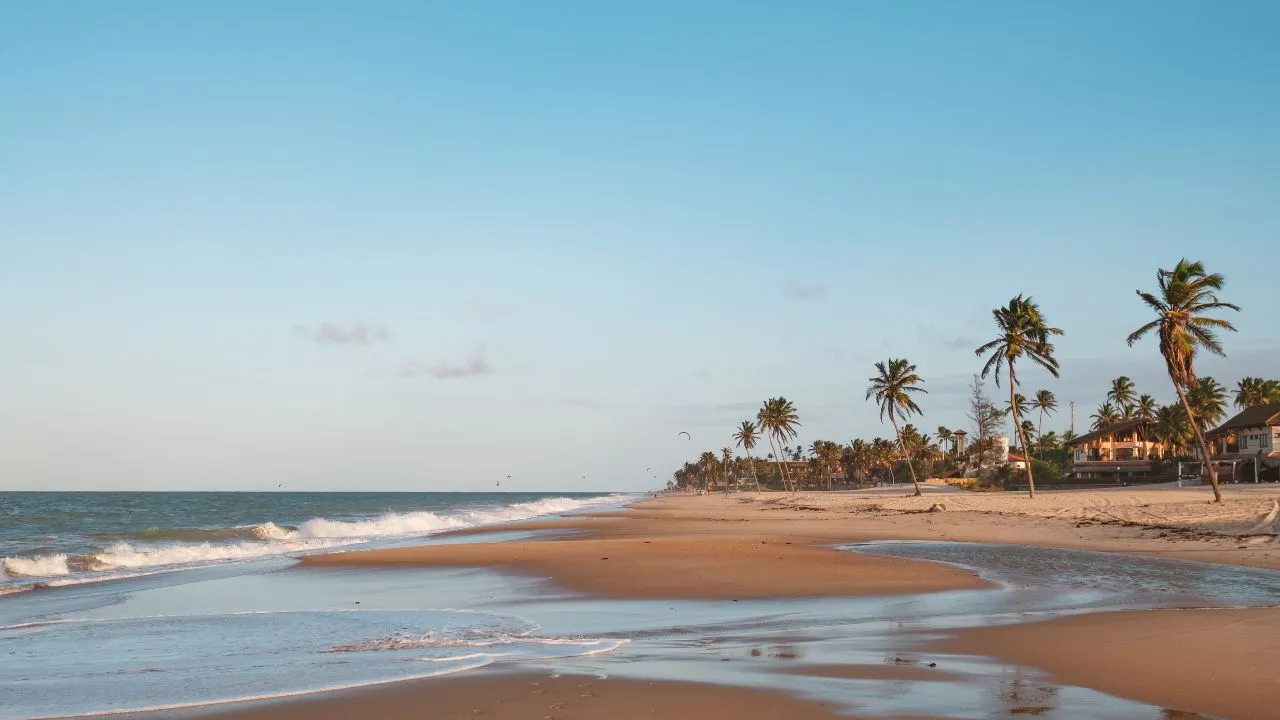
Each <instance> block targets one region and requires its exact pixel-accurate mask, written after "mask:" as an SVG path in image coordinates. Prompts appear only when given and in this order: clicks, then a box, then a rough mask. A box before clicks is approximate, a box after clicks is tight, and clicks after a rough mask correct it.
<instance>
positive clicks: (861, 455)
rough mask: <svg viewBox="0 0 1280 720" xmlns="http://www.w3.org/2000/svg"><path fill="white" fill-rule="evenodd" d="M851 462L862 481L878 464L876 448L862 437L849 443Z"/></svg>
mask: <svg viewBox="0 0 1280 720" xmlns="http://www.w3.org/2000/svg"><path fill="white" fill-rule="evenodd" d="M849 464H850V465H851V466H852V468H853V471H854V472H856V473H857V474H858V480H859V481H862V480H863V479H865V478H866V476H867V473H868V472H870V471H871V468H872V467H873V466H874V465H875V464H876V454H875V448H874V447H873V446H872V445H871V444H870V443H868V442H867V441H866V440H863V439H862V438H858V439H857V440H854V441H853V442H851V443H849Z"/></svg>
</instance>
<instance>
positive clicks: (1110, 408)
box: [1089, 402, 1121, 430]
mask: <svg viewBox="0 0 1280 720" xmlns="http://www.w3.org/2000/svg"><path fill="white" fill-rule="evenodd" d="M1089 417H1090V418H1092V419H1093V426H1092V427H1091V428H1090V429H1091V430H1101V429H1102V428H1104V427H1106V426H1108V425H1115V424H1116V423H1118V422H1120V419H1121V418H1120V413H1119V412H1118V411H1117V410H1116V406H1115V405H1112V404H1111V403H1109V402H1104V403H1102V404H1101V405H1099V406H1098V411H1097V412H1095V413H1094V414H1092V415H1090V416H1089Z"/></svg>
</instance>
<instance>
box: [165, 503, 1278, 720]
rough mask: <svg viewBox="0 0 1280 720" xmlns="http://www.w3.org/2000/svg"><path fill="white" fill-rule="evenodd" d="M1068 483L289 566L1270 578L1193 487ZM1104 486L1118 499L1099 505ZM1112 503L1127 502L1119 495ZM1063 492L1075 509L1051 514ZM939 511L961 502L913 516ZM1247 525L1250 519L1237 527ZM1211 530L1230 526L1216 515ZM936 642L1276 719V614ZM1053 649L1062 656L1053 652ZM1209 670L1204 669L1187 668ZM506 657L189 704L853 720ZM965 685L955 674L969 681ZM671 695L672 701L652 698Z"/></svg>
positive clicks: (766, 575)
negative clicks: (981, 561)
mask: <svg viewBox="0 0 1280 720" xmlns="http://www.w3.org/2000/svg"><path fill="white" fill-rule="evenodd" d="M1267 490H1270V489H1269V488H1268V489H1267ZM1069 492H1073V493H1075V494H1074V495H1067V494H1066V493H1063V495H1062V496H1060V497H1057V498H1054V497H1053V496H1052V495H1050V494H1049V493H1045V494H1042V496H1045V495H1048V496H1049V497H1050V499H1049V500H1047V501H1045V502H1043V503H1041V502H1040V499H1041V498H1040V497H1038V498H1037V500H1036V501H1030V502H1028V501H1027V500H1026V499H1025V496H1014V495H1013V494H1002V495H998V496H997V495H995V494H984V497H979V498H976V499H975V498H965V497H960V498H957V497H955V495H954V494H951V493H947V494H943V493H937V494H933V493H930V494H927V495H925V496H924V497H923V498H911V497H904V496H903V494H902V493H901V492H892V493H885V492H880V493H876V492H872V493H849V494H845V493H832V494H826V493H821V494H818V493H813V494H800V495H795V496H792V495H783V494H781V493H768V494H764V495H760V496H755V495H754V494H750V493H742V494H736V495H728V496H668V497H660V498H656V499H653V498H646V499H641V500H637V501H636V502H633V503H631V504H629V505H628V506H627V507H626V508H625V509H621V510H619V511H614V512H609V513H600V512H598V511H594V512H589V513H582V514H579V515H573V516H569V517H565V518H563V519H557V520H554V521H541V522H539V521H525V522H515V523H509V524H505V525H500V526H490V527H484V528H468V529H461V530H458V531H454V532H448V533H443V535H453V536H459V537H466V536H476V541H474V542H472V541H466V542H454V543H447V544H441V545H427V546H415V547H405V548H393V549H383V550H355V551H346V552H339V553H332V554H325V555H314V556H308V557H306V558H303V559H302V562H301V565H300V567H301V568H307V567H317V568H319V567H324V568H328V569H341V568H351V569H357V568H360V569H371V570H372V569H376V568H380V567H381V568H387V567H395V568H412V567H423V568H441V567H447V568H483V569H490V570H497V571H498V572H500V573H514V574H516V575H520V576H525V577H534V578H540V579H543V580H544V581H545V582H547V583H548V584H549V585H551V586H552V587H555V588H558V589H561V590H569V591H571V592H575V593H579V594H581V595H584V596H586V597H594V598H601V599H604V600H613V599H658V598H662V599H668V598H670V599H683V600H688V599H694V600H722V601H731V600H736V599H739V598H742V599H749V598H754V599H762V598H774V599H778V600H779V601H782V602H786V601H787V600H788V599H791V598H804V597H869V596H876V595H880V596H891V595H903V594H910V595H915V594H919V593H931V592H942V591H947V590H962V589H980V588H991V587H995V586H996V585H995V584H994V583H991V582H990V581H988V580H986V579H982V578H979V577H978V576H977V574H976V573H975V572H972V571H968V570H963V569H960V568H958V567H955V566H951V565H946V564H943V563H939V562H930V561H925V560H916V559H901V558H891V557H886V556H876V555H871V554H868V553H856V552H848V551H843V550H838V549H835V548H834V547H832V546H833V545H837V544H842V543H845V544H852V543H857V542H872V541H877V540H925V541H928V540H944V541H959V542H978V543H993V544H1017V545H1036V546H1042V547H1057V548H1066V549H1085V550H1092V551H1102V552H1113V553H1123V554H1135V555H1146V556H1153V557H1163V558H1178V559H1190V560H1199V561H1207V562H1211V563H1215V564H1226V565H1239V566H1246V567H1259V568H1269V569H1280V551H1278V550H1280V548H1278V547H1277V543H1276V542H1274V538H1272V539H1271V540H1265V541H1263V542H1256V543H1253V544H1245V545H1243V546H1242V543H1241V541H1240V539H1239V537H1238V536H1233V535H1228V534H1220V535H1215V534H1214V533H1212V532H1210V531H1208V530H1206V529H1205V527H1204V524H1203V523H1200V524H1199V525H1197V522H1198V521H1197V519H1196V517H1197V515H1198V512H1200V510H1199V506H1201V505H1206V504H1207V503H1205V502H1203V501H1204V500H1206V499H1205V498H1203V497H1198V496H1195V495H1191V496H1189V497H1188V495H1187V493H1188V492H1189V491H1183V492H1181V493H1174V494H1172V495H1162V494H1160V493H1168V491H1167V490H1159V489H1152V490H1144V489H1140V488H1139V489H1132V488H1126V489H1123V490H1116V491H1111V490H1107V491H1086V492H1079V491H1069ZM1099 492H1101V493H1107V494H1110V493H1115V495H1113V496H1111V497H1103V498H1101V499H1099V498H1098V497H1097V495H1098V493H1099ZM1229 495H1235V494H1234V493H1229ZM1245 495H1246V497H1245V498H1239V497H1233V498H1232V499H1233V500H1237V501H1238V500H1243V505H1241V506H1240V507H1235V508H1234V509H1231V508H1227V509H1223V508H1218V509H1214V508H1210V509H1209V510H1207V511H1203V514H1204V515H1205V516H1208V517H1209V520H1210V522H1219V523H1221V522H1222V517H1223V516H1224V515H1229V514H1231V513H1236V514H1238V515H1239V516H1240V517H1239V523H1238V524H1239V525H1243V524H1244V523H1245V522H1247V521H1248V517H1247V515H1248V513H1247V512H1243V511H1242V509H1243V508H1244V506H1245V505H1247V506H1248V509H1249V511H1250V512H1252V511H1253V510H1254V509H1256V508H1258V507H1262V508H1263V509H1265V507H1264V506H1265V503H1266V502H1275V496H1280V488H1278V489H1274V490H1271V492H1270V493H1267V492H1265V491H1264V492H1254V493H1247V494H1245ZM1255 496H1261V497H1255ZM1121 498H1123V499H1124V502H1123V503H1120V502H1117V500H1119V499H1121ZM975 500H976V502H975ZM1071 500H1076V501H1078V503H1079V505H1078V506H1077V507H1074V508H1071V507H1067V508H1063V507H1062V506H1063V505H1064V504H1065V503H1066V501H1071ZM957 501H959V502H957ZM935 502H940V503H944V504H947V505H948V506H949V507H956V508H958V509H957V510H951V509H948V510H946V511H942V512H926V511H925V509H927V508H928V506H929V505H932V504H933V503H935ZM1032 502H1034V503H1039V504H1037V505H1032V504H1031V503H1032ZM1260 503H1261V505H1260ZM1001 504H1004V505H1006V506H1007V507H1005V508H1003V509H1002V508H1000V507H999V506H1000V505H1001ZM1237 504H1239V503H1237ZM1118 505H1119V506H1120V508H1119V509H1117V506H1118ZM1165 506H1181V507H1182V509H1181V510H1179V511H1178V512H1181V513H1182V514H1183V515H1185V516H1188V517H1189V518H1190V519H1191V522H1190V523H1189V524H1188V525H1187V527H1188V528H1189V530H1188V531H1186V532H1170V530H1169V528H1170V527H1176V525H1172V524H1170V522H1169V516H1170V513H1169V512H1165V510H1166V509H1167V508H1165ZM1091 508H1092V509H1091ZM1098 508H1101V510H1098ZM1224 510H1226V512H1224ZM1028 511H1030V512H1028ZM1237 511H1241V512H1237ZM1099 512H1101V513H1104V514H1106V515H1110V516H1113V517H1114V520H1113V521H1110V522H1102V521H1101V519H1100V518H1098V517H1097V515H1098V513H1099ZM1130 513H1139V514H1145V515H1148V516H1150V517H1151V518H1153V520H1152V522H1151V523H1149V524H1142V523H1137V522H1132V521H1130V520H1129V519H1128V518H1129V517H1131V515H1130ZM1174 514H1176V513H1174ZM1263 517H1264V518H1265V512H1264V513H1263ZM1256 525H1258V522H1257V521H1256V519H1255V521H1254V522H1253V523H1252V525H1250V527H1253V526H1256ZM1225 527H1227V529H1228V530H1229V529H1230V526H1229V525H1227V526H1225ZM510 531H540V533H539V535H538V536H536V537H535V539H531V540H519V541H507V542H484V538H483V535H485V534H486V533H498V532H510ZM1257 537H1263V538H1265V537H1266V536H1265V535H1258V536H1257ZM1278 601H1280V598H1278ZM1241 617H1247V622H1243V623H1242V622H1237V620H1238V618H1241ZM945 635H946V637H945V638H943V639H937V638H935V639H934V640H932V641H930V642H928V643H926V644H925V645H923V646H922V647H923V649H925V650H927V651H928V652H936V653H951V654H956V655H964V656H969V657H986V658H993V659H996V660H997V661H999V662H1002V663H1008V664H1012V665H1015V666H1020V667H1027V668H1036V669H1039V670H1041V671H1043V672H1045V673H1048V675H1049V676H1050V677H1051V678H1053V679H1054V680H1055V681H1057V682H1059V683H1062V684H1065V685H1069V686H1079V687H1085V688H1091V689H1094V690H1097V691H1099V692H1102V693H1106V694H1108V695H1114V696H1117V697H1122V698H1129V699H1133V700H1136V701H1139V702H1142V703H1147V704H1151V705H1155V706H1157V707H1166V708H1176V709H1177V710H1179V711H1195V712H1200V713H1206V714H1210V715H1214V716H1220V717H1226V718H1243V719H1245V720H1252V719H1254V718H1258V719H1259V720H1261V719H1262V718H1269V717H1273V716H1274V712H1272V710H1273V709H1275V708H1280V676H1277V677H1275V678H1273V677H1272V675H1273V674H1274V673H1273V672H1272V669H1273V668H1274V666H1275V662H1276V661H1280V650H1273V648H1280V608H1249V609H1246V610H1236V609H1207V610H1206V609H1200V610H1196V609H1161V610H1143V611H1108V612H1093V613H1088V614H1080V615H1068V616H1065V617H1056V618H1053V617H1051V619H1048V620H1044V621H1040V622H1031V623H1026V622H1022V623H1015V624H1010V625H998V626H994V627H976V628H969V629H962V630H957V631H947V632H946V633H945ZM1064 647H1066V648H1068V649H1069V650H1070V652H1064V651H1063V648H1064ZM1205 662H1208V663H1209V664H1211V667H1208V668H1205V667H1201V666H1200V665H1199V663H1205ZM1135 667H1141V671H1134V668H1135ZM515 668H516V669H515V670H510V669H505V670H500V669H498V668H487V669H481V670H475V671H469V672H467V673H463V674H461V675H454V676H448V677H442V678H433V679H430V680H418V681H414V680H409V681H402V682H394V683H389V684H386V685H377V686H367V687H363V688H357V689H353V690H344V691H338V692H322V693H319V694H313V695H306V696H298V697H286V698H281V699H279V700H274V701H265V702H255V703H248V704H237V705H232V706H226V705H224V706H219V707H208V708H205V709H201V710H199V711H195V710H193V711H188V712H187V713H184V714H186V715H190V714H192V713H196V714H199V715H201V716H206V715H213V716H218V717H224V718H229V719H232V720H294V719H295V718H307V720H327V718H330V717H332V718H334V720H337V719H338V718H345V717H351V716H353V715H352V713H356V714H363V713H371V714H375V715H377V716H378V717H385V718H399V717H413V716H415V715H414V713H413V710H412V709H413V708H417V707H421V705H422V704H423V703H424V702H430V703H432V704H433V706H436V704H437V703H442V702H449V703H454V704H453V705H449V707H451V708H456V709H457V715H456V716H457V717H472V716H473V715H474V714H483V715H484V716H486V717H494V718H508V717H509V718H515V717H521V718H523V717H554V718H557V719H563V720H569V719H571V718H586V717H611V718H619V719H620V720H627V719H629V718H631V717H637V718H638V717H651V716H652V715H650V714H647V713H648V712H649V710H648V708H649V707H663V708H667V707H670V708H672V710H670V711H665V712H664V713H663V714H665V716H668V717H671V716H675V717H680V716H688V717H703V716H716V714H717V713H720V712H722V710H721V709H722V708H726V707H729V708H741V711H740V712H739V711H737V710H735V711H734V714H735V715H736V716H738V717H742V718H744V719H752V720H754V718H774V717H778V718H781V717H795V718H829V717H849V716H847V715H839V714H838V713H837V712H836V711H834V710H833V709H832V708H830V707H828V706H826V705H823V704H822V703H816V704H815V703H812V702H810V701H807V700H803V699H800V698H798V697H797V696H794V695H788V694H787V693H786V692H781V691H775V690H760V689H758V688H749V687H745V686H737V685H735V686H726V685H718V684H712V683H698V682H694V683H688V682H674V681H667V680H662V681H655V682H648V681H643V680H632V679H627V678H626V676H625V674H623V676H622V677H619V678H613V679H610V680H607V681H600V680H593V681H591V682H594V683H597V684H598V685H597V688H596V689H594V690H591V691H589V692H591V693H592V695H591V696H590V697H587V696H584V695H582V693H579V695H580V696H582V697H580V698H579V699H580V700H583V701H584V702H585V701H586V700H590V701H591V702H590V703H586V704H575V702H577V701H575V699H574V695H573V693H572V687H574V686H572V684H569V685H565V686H564V687H563V688H560V689H559V690H557V692H560V693H561V694H560V695H556V697H557V698H561V699H558V700H555V701H553V702H549V703H546V704H543V705H538V703H540V702H542V701H543V700H545V699H546V698H544V697H542V696H543V693H534V692H532V691H530V690H528V689H529V688H538V687H541V686H535V685H532V684H531V683H535V682H539V680H536V679H531V678H533V675H531V674H530V673H529V672H528V671H525V670H522V669H520V666H518V665H517V666H515ZM778 672H782V673H784V674H794V675H797V676H809V677H828V678H851V679H852V678H863V679H879V680H883V681H893V680H903V681H908V680H910V679H913V678H914V679H915V680H916V681H925V680H926V678H930V677H932V678H934V679H937V680H946V681H951V682H956V681H957V680H956V679H955V678H954V677H952V676H950V675H949V674H947V673H944V672H942V671H937V672H932V671H921V670H915V669H905V668H903V669H885V668H879V667H872V666H867V665H860V664H858V663H856V662H850V663H849V664H847V665H840V664H834V665H833V664H830V663H827V664H824V665H821V666H812V665H811V666H808V669H804V668H800V669H797V670H794V671H788V670H778ZM960 677H961V680H960V681H963V679H964V676H960ZM512 678H516V679H514V680H513V679H512ZM1184 678H1185V680H1184ZM560 680H561V679H557V680H556V682H557V683H559V682H560ZM583 682H585V680H584V681H583ZM512 683H515V684H512ZM561 684H563V683H561ZM557 687H558V688H559V687H560V686H559V685H557ZM547 691H548V692H549V691H550V689H549V688H548V689H547ZM495 694H499V695H503V694H505V695H504V696H510V701H511V702H510V703H509V704H506V706H505V707H501V708H490V707H483V708H482V707H480V705H478V704H477V703H478V702H479V700H480V698H485V697H490V696H493V695H495ZM668 702H670V703H674V704H672V705H669V706H668V705H663V703H668ZM704 702H706V703H709V704H708V705H706V706H705V707H708V708H717V709H716V710H713V711H710V712H711V713H712V714H711V715H699V714H696V713H690V714H688V715H681V714H680V712H679V709H681V708H683V709H686V710H687V709H688V708H692V707H703V705H699V703H704ZM353 703H354V704H353ZM609 703H616V704H609ZM646 703H648V705H646ZM653 703H657V704H656V705H655V704H653ZM796 703H798V704H796ZM553 705H558V706H559V707H554V708H553V707H552V706H553ZM588 705H589V706H590V707H588ZM464 706H466V707H465V708H464ZM440 707H443V706H440ZM535 708H542V709H535ZM769 708H785V710H779V711H778V712H783V713H784V714H773V715H771V714H768V712H771V711H770V710H769ZM641 709H643V710H644V712H641ZM450 712H452V711H450ZM761 712H764V713H765V714H759V713H761ZM509 713H515V714H509ZM521 713H523V714H521ZM581 713H587V714H581ZM592 713H603V714H592ZM673 713H674V714H673ZM752 713H756V714H752ZM815 713H816V714H815ZM453 716H454V715H448V714H445V715H442V717H453Z"/></svg>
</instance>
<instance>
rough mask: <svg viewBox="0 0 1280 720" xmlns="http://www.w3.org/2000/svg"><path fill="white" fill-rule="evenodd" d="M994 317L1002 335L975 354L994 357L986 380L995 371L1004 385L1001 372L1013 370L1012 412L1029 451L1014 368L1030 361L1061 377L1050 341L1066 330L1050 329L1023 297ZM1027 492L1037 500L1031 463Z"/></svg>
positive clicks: (984, 373) (985, 371)
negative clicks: (1019, 361) (1024, 359)
mask: <svg viewBox="0 0 1280 720" xmlns="http://www.w3.org/2000/svg"><path fill="white" fill-rule="evenodd" d="M991 314H992V316H994V317H995V320H996V327H998V328H999V329H1000V335H999V336H997V337H996V339H994V340H992V341H991V342H988V343H986V344H985V345H983V346H981V347H979V348H978V349H977V350H975V351H974V354H976V355H978V356H979V357H981V356H982V355H984V354H986V353H988V352H989V353H991V357H990V358H988V359H987V364H986V365H985V366H983V368H982V377H983V378H986V377H987V375H989V374H990V373H991V371H992V370H995V373H996V376H995V380H996V385H999V384H1000V369H1001V368H1002V367H1003V366H1005V365H1008V366H1009V409H1010V410H1011V411H1012V412H1013V426H1014V428H1015V429H1016V430H1017V431H1018V432H1019V434H1020V435H1022V447H1024V448H1025V447H1026V446H1027V438H1026V435H1025V434H1023V433H1022V417H1021V414H1020V413H1019V407H1018V402H1017V395H1018V377H1017V374H1016V372H1015V370H1014V364H1015V363H1016V362H1017V361H1018V360H1020V359H1022V358H1027V359H1030V360H1031V361H1032V362H1034V363H1036V364H1037V365H1039V366H1040V367H1042V368H1044V369H1045V370H1048V371H1049V374H1051V375H1053V376H1054V377H1058V360H1057V358H1055V357H1054V356H1053V344H1052V343H1050V342H1049V337H1050V336H1051V335H1061V334H1062V330H1060V329H1058V328H1056V327H1050V326H1049V324H1048V323H1047V322H1046V321H1045V319H1044V315H1043V314H1041V312H1040V306H1039V305H1036V304H1035V302H1033V301H1032V300H1031V298H1028V297H1023V296H1021V295H1019V296H1017V297H1015V298H1013V299H1012V300H1010V301H1009V304H1008V305H1007V306H1005V307H998V308H996V309H995V310H992V311H991ZM1027 491H1028V493H1029V496H1030V497H1033V498H1034V497H1035V496H1036V484H1035V479H1034V478H1033V477H1032V476H1031V463H1027Z"/></svg>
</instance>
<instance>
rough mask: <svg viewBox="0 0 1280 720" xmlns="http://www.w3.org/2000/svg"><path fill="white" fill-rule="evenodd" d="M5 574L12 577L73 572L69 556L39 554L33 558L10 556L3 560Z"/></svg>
mask: <svg viewBox="0 0 1280 720" xmlns="http://www.w3.org/2000/svg"><path fill="white" fill-rule="evenodd" d="M3 566H4V574H5V575H8V576H10V577H54V576H57V575H66V574H68V573H70V572H71V569H70V568H68V567H67V556H66V555H63V554H61V553H59V554H57V555H37V556H35V557H33V558H20V557H9V558H5V559H4V562H3Z"/></svg>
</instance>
